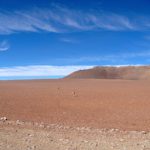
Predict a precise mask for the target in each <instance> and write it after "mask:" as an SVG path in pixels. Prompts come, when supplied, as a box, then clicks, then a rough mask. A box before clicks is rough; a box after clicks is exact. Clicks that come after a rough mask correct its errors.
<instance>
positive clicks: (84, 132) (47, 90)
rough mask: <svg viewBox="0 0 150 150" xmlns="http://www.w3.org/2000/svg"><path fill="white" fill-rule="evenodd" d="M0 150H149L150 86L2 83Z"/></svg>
mask: <svg viewBox="0 0 150 150" xmlns="http://www.w3.org/2000/svg"><path fill="white" fill-rule="evenodd" d="M0 117H6V118H7V120H3V118H2V119H1V121H0V150H1V149H2V150H4V149H8V150H10V149H11V150H12V149H39V150H42V149H44V150H49V149H60V150H66V149H68V150H76V149H77V150H78V149H83V150H84V149H90V150H91V149H98V150H101V149H102V150H109V149H128V150H129V149H131V150H132V149H136V150H137V149H143V150H144V149H145V150H148V149H150V133H149V131H150V80H100V79H60V80H30V81H0Z"/></svg>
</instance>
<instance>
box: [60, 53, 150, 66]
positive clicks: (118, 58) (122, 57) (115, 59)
mask: <svg viewBox="0 0 150 150" xmlns="http://www.w3.org/2000/svg"><path fill="white" fill-rule="evenodd" d="M149 57H150V50H149V51H141V52H130V53H120V54H119V53H117V54H110V55H99V56H90V57H89V56H84V57H76V58H75V57H73V58H60V59H59V58H58V59H57V60H58V61H63V62H66V63H83V62H88V63H93V62H95V63H97V62H98V63H100V62H101V63H102V62H107V63H108V64H110V63H120V62H128V61H129V60H131V59H134V58H136V59H137V58H138V59H140V58H145V59H147V60H148V59H149Z"/></svg>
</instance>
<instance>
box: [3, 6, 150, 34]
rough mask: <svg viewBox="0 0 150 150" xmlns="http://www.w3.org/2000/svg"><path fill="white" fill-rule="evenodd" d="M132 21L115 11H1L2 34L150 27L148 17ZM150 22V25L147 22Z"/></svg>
mask: <svg viewBox="0 0 150 150" xmlns="http://www.w3.org/2000/svg"><path fill="white" fill-rule="evenodd" d="M138 18H139V17H138V16H136V17H134V18H130V17H127V16H124V15H121V14H115V13H112V12H109V13H108V12H98V11H97V12H90V11H86V12H85V11H81V10H75V9H74V10H73V9H69V8H65V7H60V6H55V7H50V8H49V9H40V8H34V9H32V10H25V11H13V12H6V11H0V34H12V33H16V32H40V31H45V32H54V33H62V32H73V31H86V30H112V31H120V30H131V31H133V30H140V29H144V28H147V29H149V28H150V26H148V25H147V24H148V23H149V22H148V21H146V22H144V21H143V20H148V18H149V17H147V18H146V17H145V18H144V17H143V18H142V19H143V20H141V19H138ZM147 22H148V23H147Z"/></svg>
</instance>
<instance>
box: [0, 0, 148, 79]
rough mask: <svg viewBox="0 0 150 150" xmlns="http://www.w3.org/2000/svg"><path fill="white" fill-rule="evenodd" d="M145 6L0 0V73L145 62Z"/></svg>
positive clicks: (139, 1)
mask: <svg viewBox="0 0 150 150" xmlns="http://www.w3.org/2000/svg"><path fill="white" fill-rule="evenodd" d="M149 6H150V1H149V0H132V1H131V0H130V1H129V0H115V1H110V0H94V1H91V0H71V1H69V0H21V1H20V0H11V1H10V0H1V1H0V78H1V79H2V78H3V79H5V77H6V78H8V77H10V78H13V79H14V77H16V78H17V77H18V78H19V77H20V76H30V77H32V78H33V76H38V77H43V76H64V75H67V74H69V73H71V72H72V71H75V70H78V69H84V68H90V67H92V66H97V65H139V64H140V65H148V64H150V9H149ZM62 69H63V70H62Z"/></svg>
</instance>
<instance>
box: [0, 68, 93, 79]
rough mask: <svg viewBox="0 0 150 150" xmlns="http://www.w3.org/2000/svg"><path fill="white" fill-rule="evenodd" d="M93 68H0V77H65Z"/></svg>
mask: <svg viewBox="0 0 150 150" xmlns="http://www.w3.org/2000/svg"><path fill="white" fill-rule="evenodd" d="M92 67H93V66H48V65H39V66H38V65H37V66H15V67H5V68H0V77H11V76H65V75H68V74H70V73H72V72H74V71H77V70H81V69H88V68H92Z"/></svg>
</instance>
